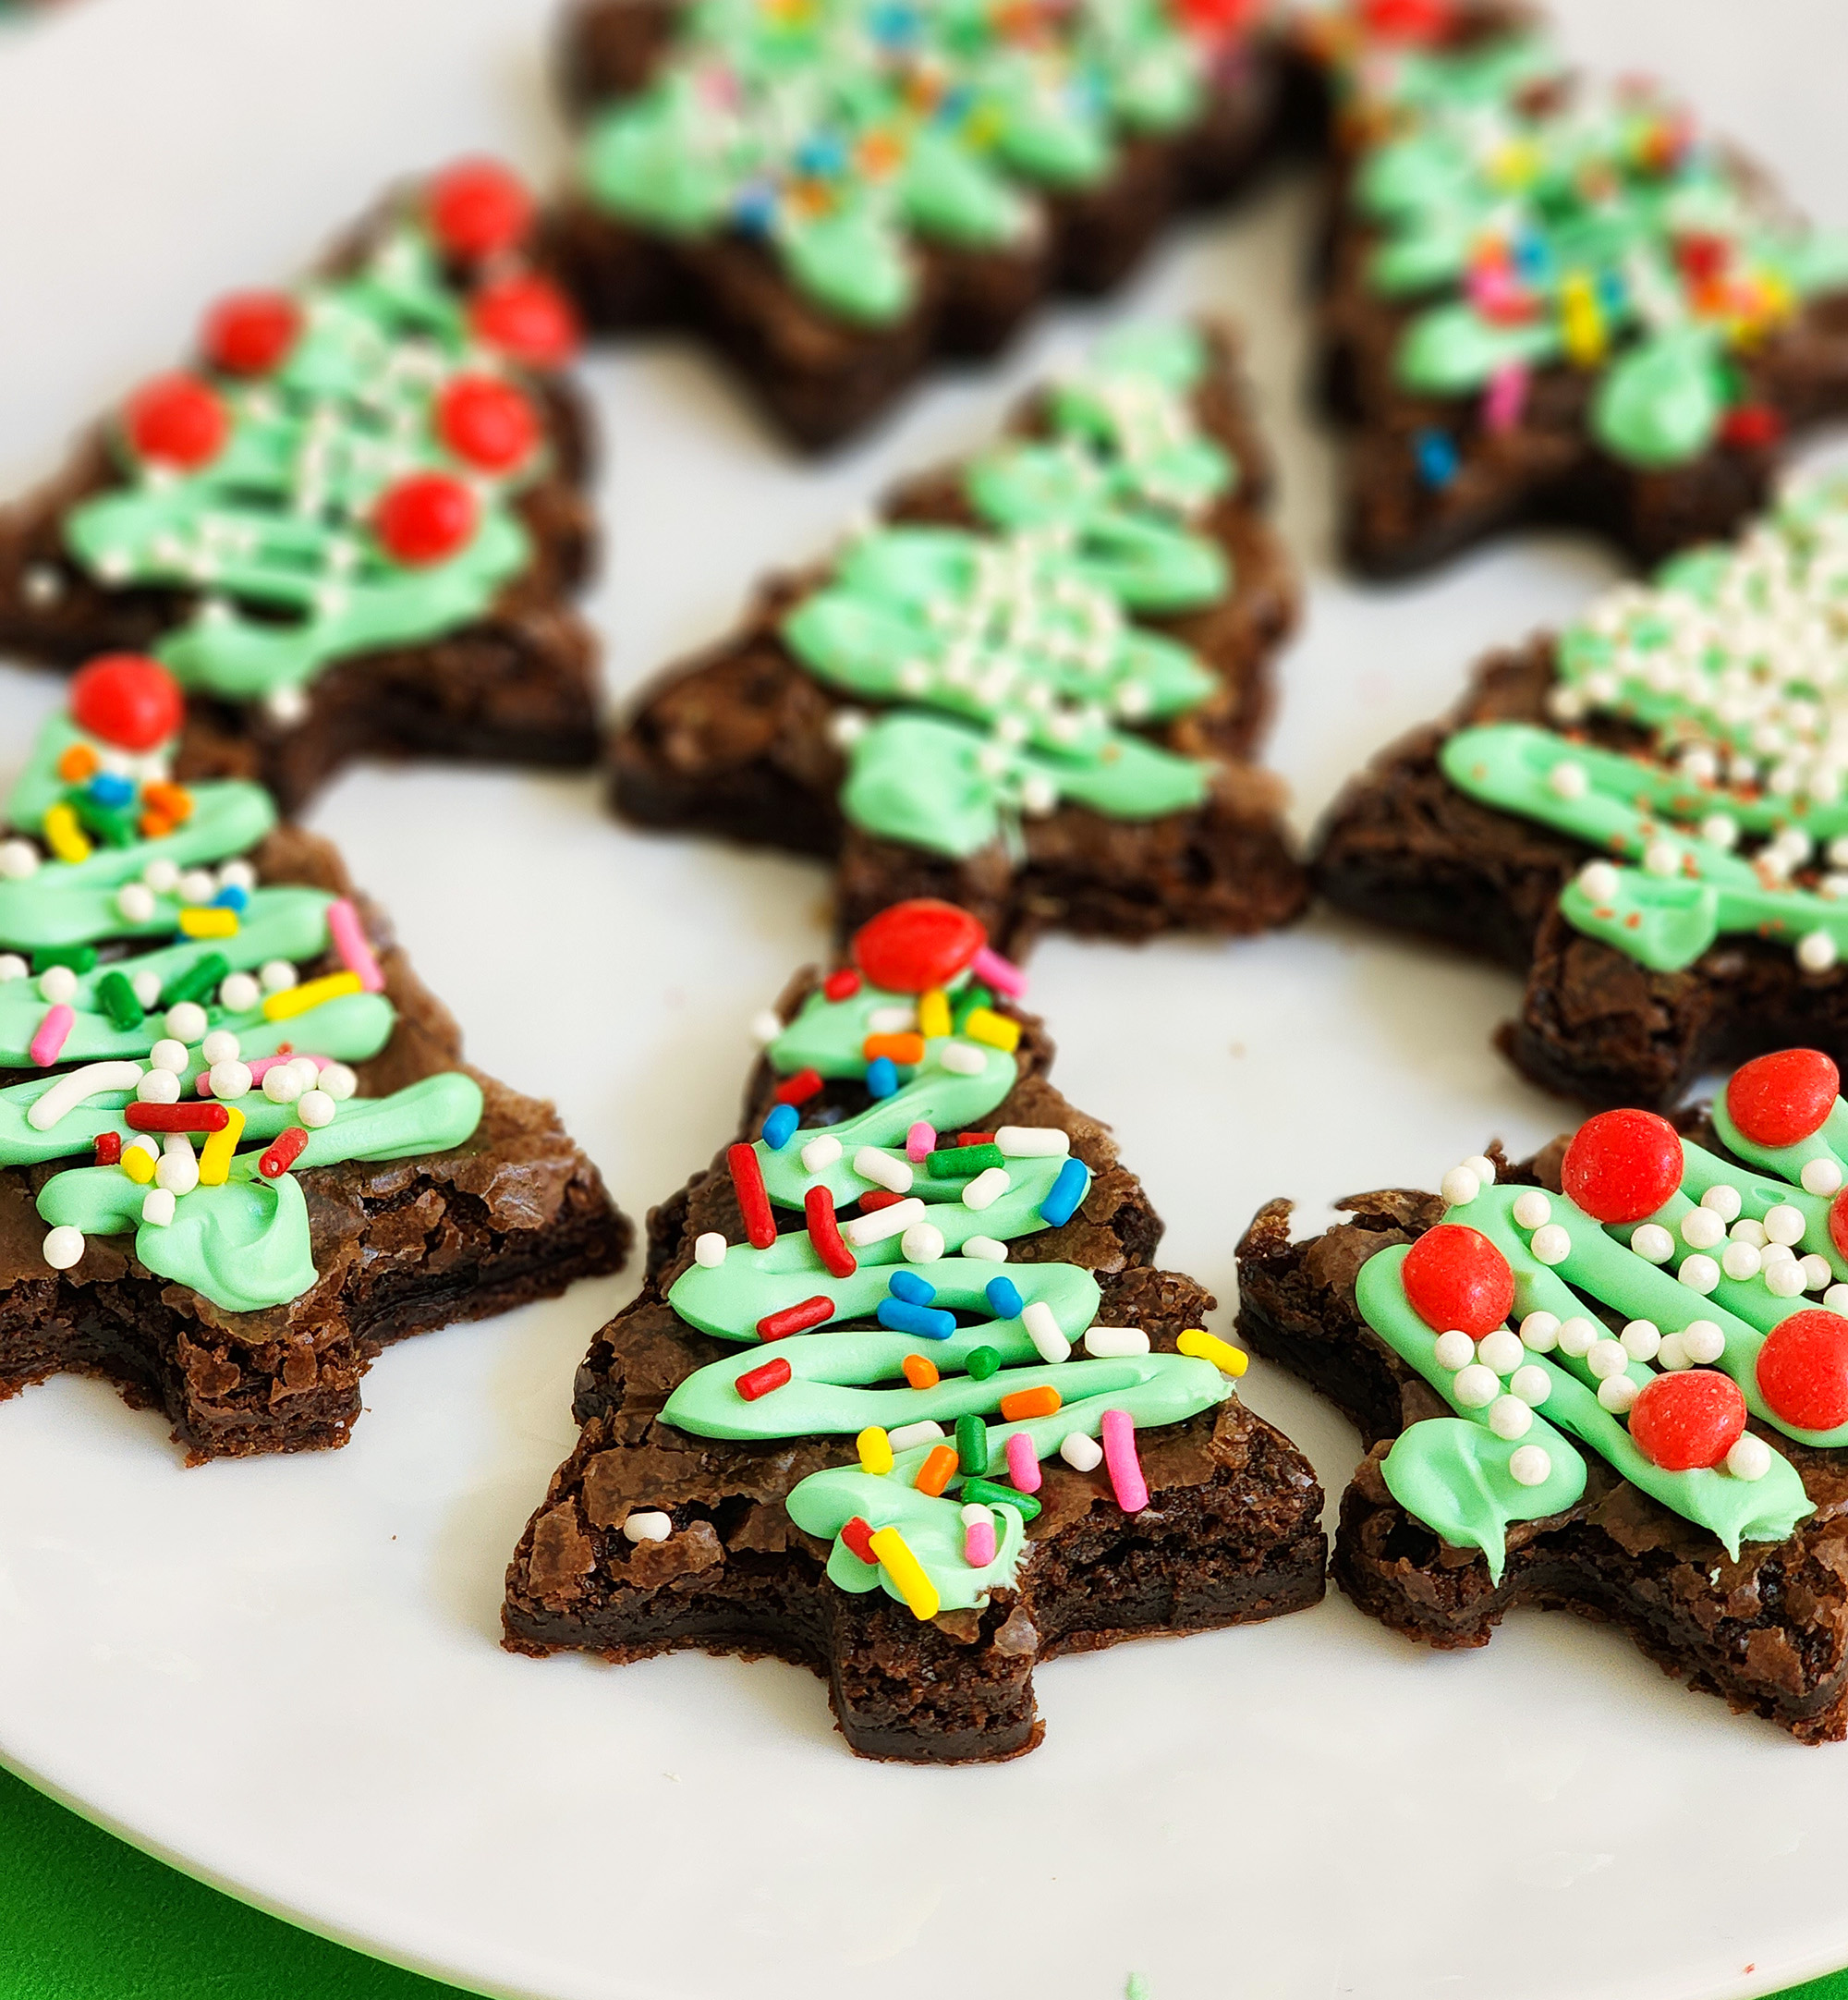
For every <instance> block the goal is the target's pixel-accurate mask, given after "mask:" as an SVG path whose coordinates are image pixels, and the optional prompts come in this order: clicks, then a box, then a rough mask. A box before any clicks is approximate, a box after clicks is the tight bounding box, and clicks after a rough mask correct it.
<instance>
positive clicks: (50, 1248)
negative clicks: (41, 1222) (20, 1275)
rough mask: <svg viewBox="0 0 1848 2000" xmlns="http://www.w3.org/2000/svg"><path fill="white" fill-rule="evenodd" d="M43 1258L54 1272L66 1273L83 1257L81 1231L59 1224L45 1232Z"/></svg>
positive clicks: (66, 1224)
mask: <svg viewBox="0 0 1848 2000" xmlns="http://www.w3.org/2000/svg"><path fill="white" fill-rule="evenodd" d="M43 1248H44V1258H45V1262H47V1263H48V1264H50V1266H51V1267H52V1269H53V1270H54V1271H68V1270H69V1269H70V1267H71V1266H72V1264H74V1263H76V1262H77V1261H78V1260H79V1258H80V1257H81V1256H82V1255H83V1231H82V1230H81V1229H73V1228H72V1227H71V1226H70V1225H69V1223H67V1222H63V1223H60V1224H59V1225H58V1226H57V1227H56V1228H55V1229H48V1230H47V1231H46V1232H45V1240H44V1246H43Z"/></svg>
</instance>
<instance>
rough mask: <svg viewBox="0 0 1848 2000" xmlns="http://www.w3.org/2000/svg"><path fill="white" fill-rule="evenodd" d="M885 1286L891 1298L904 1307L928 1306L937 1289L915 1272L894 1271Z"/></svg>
mask: <svg viewBox="0 0 1848 2000" xmlns="http://www.w3.org/2000/svg"><path fill="white" fill-rule="evenodd" d="M886 1284H887V1287H888V1289H889V1290H890V1291H891V1293H892V1296H893V1297H894V1299H904V1300H905V1302H906V1305H911V1306H928V1305H929V1304H930V1302H931V1300H932V1299H935V1298H936V1296H937V1287H935V1286H934V1285H932V1284H931V1283H930V1280H929V1279H928V1278H920V1277H919V1276H918V1274H917V1272H915V1271H894V1273H893V1274H892V1275H891V1277H890V1278H889V1279H887V1281H886Z"/></svg>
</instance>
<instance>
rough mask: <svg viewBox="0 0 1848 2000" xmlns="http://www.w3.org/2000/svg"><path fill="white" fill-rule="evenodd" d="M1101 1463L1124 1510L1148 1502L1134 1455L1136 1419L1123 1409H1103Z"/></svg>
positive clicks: (1135, 1510)
mask: <svg viewBox="0 0 1848 2000" xmlns="http://www.w3.org/2000/svg"><path fill="white" fill-rule="evenodd" d="M1103 1463H1104V1470H1106V1471H1107V1472H1108V1473H1109V1474H1110V1483H1111V1486H1112V1489H1113V1491H1114V1492H1115V1494H1116V1504H1117V1506H1120V1507H1121V1508H1122V1509H1123V1511H1124V1512H1125V1514H1139V1513H1141V1511H1142V1510H1143V1508H1144V1507H1146V1506H1148V1505H1149V1488H1148V1485H1147V1483H1146V1482H1144V1480H1143V1477H1142V1463H1141V1461H1140V1459H1138V1458H1137V1456H1136V1420H1135V1418H1134V1417H1132V1416H1131V1415H1130V1414H1129V1412H1128V1411H1127V1410H1126V1409H1107V1410H1105V1411H1104V1413H1103Z"/></svg>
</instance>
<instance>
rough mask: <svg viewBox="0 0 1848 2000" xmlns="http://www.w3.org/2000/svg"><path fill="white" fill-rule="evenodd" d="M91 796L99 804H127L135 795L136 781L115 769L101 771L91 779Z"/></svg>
mask: <svg viewBox="0 0 1848 2000" xmlns="http://www.w3.org/2000/svg"><path fill="white" fill-rule="evenodd" d="M90 796H91V798H92V799H95V801H96V803H97V804H98V805H99V806H126V805H127V804H128V803H129V801H130V800H131V799H133V798H134V796H135V783H134V780H133V779H132V778H125V777H118V776H117V775H116V774H115V773H114V772H113V771H99V772H98V773H97V774H96V775H95V776H94V777H93V778H91V781H90Z"/></svg>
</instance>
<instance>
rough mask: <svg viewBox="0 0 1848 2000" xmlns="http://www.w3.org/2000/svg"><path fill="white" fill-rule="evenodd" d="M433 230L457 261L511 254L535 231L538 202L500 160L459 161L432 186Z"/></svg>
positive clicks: (435, 179)
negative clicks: (535, 205)
mask: <svg viewBox="0 0 1848 2000" xmlns="http://www.w3.org/2000/svg"><path fill="white" fill-rule="evenodd" d="M428 207H429V214H430V226H431V228H432V231H433V232H434V234H435V237H436V240H437V241H438V242H439V243H440V244H441V245H442V246H443V248H444V250H446V251H447V252H448V254H449V255H450V256H452V257H462V258H467V259H468V260H469V261H470V262H479V261H480V259H482V258H484V257H493V256H496V255H498V254H499V252H501V251H502V250H512V249H513V248H514V246H515V245H516V244H517V243H518V242H520V241H521V240H522V239H523V238H524V237H525V235H526V233H527V231H528V230H529V228H530V227H531V226H532V197H531V195H529V193H528V192H527V191H526V188H525V185H524V184H523V183H522V182H521V181H520V179H519V177H517V175H515V174H512V173H510V172H509V171H508V170H507V168H505V166H503V165H501V163H500V162H499V161H498V160H458V161H456V165H454V166H450V167H445V168H444V170H443V172H442V173H440V174H438V175H436V176H434V177H432V180H431V183H430V189H429V196H428Z"/></svg>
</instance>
